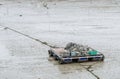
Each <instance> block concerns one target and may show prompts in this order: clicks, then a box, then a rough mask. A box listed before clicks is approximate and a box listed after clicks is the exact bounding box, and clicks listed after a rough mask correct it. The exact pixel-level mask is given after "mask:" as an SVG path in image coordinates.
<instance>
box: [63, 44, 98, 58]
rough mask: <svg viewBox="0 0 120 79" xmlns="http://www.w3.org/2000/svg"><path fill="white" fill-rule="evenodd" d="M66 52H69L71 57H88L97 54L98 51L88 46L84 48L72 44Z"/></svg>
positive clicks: (67, 46)
mask: <svg viewBox="0 0 120 79" xmlns="http://www.w3.org/2000/svg"><path fill="white" fill-rule="evenodd" d="M65 50H68V51H69V52H70V55H71V56H86V55H96V54H97V51H96V50H93V49H91V48H90V47H88V46H83V45H80V44H76V43H72V42H70V43H68V44H67V45H66V47H65Z"/></svg>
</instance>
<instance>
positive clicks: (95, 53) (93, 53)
mask: <svg viewBox="0 0 120 79" xmlns="http://www.w3.org/2000/svg"><path fill="white" fill-rule="evenodd" d="M88 54H89V55H97V51H96V50H91V51H89V52H88Z"/></svg>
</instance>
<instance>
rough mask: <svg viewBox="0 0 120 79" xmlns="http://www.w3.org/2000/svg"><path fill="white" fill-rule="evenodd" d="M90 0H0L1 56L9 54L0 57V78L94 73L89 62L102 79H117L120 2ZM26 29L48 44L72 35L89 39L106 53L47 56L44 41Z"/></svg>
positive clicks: (50, 78)
mask: <svg viewBox="0 0 120 79" xmlns="http://www.w3.org/2000/svg"><path fill="white" fill-rule="evenodd" d="M93 1H94V2H92V3H91V2H90V1H89V0H87V1H80V2H79V1H77V2H75V1H69V2H67V1H65V2H64V1H61V2H59V3H57V2H48V7H49V9H46V8H45V7H43V4H42V3H40V2H39V1H25V2H24V3H23V2H19V1H12V0H11V1H4V0H3V1H2V0H1V3H2V4H3V5H0V25H1V27H0V48H1V49H2V51H0V54H1V56H0V57H2V58H6V59H7V60H6V59H1V58H0V79H61V78H68V79H73V78H76V79H96V77H95V76H94V75H93V74H91V73H90V72H89V71H87V70H86V68H87V67H89V65H92V67H91V68H90V70H92V72H93V73H94V74H95V75H97V76H98V77H99V78H100V79H111V78H112V79H113V78H114V79H119V78H120V76H119V73H120V71H119V70H120V67H119V58H120V53H119V52H120V45H119V43H120V42H119V40H120V32H119V29H120V27H119V24H120V23H119V21H120V18H119V16H120V14H119V9H120V8H119V2H117V1H113V0H110V1H107V0H101V1H98V0H93ZM98 3H99V4H98ZM61 5H62V6H61ZM19 15H22V16H19ZM2 26H5V27H9V28H12V29H14V30H16V31H19V33H18V32H16V31H13V30H10V29H7V28H4V27H2ZM23 34H25V35H23ZM27 35H29V36H30V37H33V38H35V39H39V40H41V41H45V42H48V43H49V44H50V45H57V46H65V44H66V43H68V42H71V41H72V42H76V43H80V44H81V43H82V44H85V45H89V46H91V47H93V48H95V49H97V50H99V51H101V52H103V54H104V55H105V57H106V58H105V61H104V62H87V63H73V64H65V65H59V64H58V62H56V61H54V60H53V59H51V58H49V57H48V53H47V50H48V49H49V47H48V46H45V45H43V44H41V43H40V42H38V41H35V40H33V39H31V38H28V36H27ZM6 74H7V75H6Z"/></svg>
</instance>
